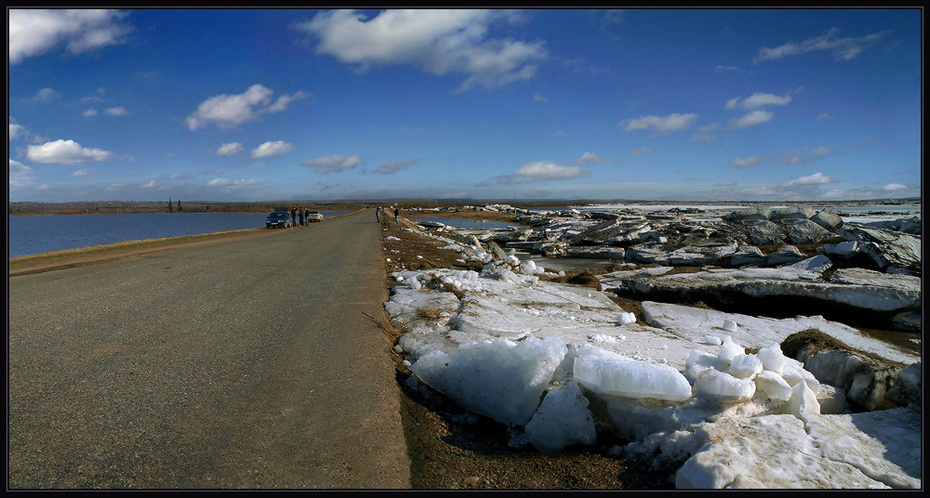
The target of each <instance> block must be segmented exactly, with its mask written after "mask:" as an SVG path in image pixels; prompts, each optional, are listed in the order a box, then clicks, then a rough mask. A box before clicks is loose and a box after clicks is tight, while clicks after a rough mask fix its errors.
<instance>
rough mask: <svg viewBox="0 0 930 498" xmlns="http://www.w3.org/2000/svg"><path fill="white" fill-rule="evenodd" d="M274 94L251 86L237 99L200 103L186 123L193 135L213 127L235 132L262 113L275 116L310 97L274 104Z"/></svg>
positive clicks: (295, 96) (288, 97) (283, 98)
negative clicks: (209, 126) (274, 114)
mask: <svg viewBox="0 0 930 498" xmlns="http://www.w3.org/2000/svg"><path fill="white" fill-rule="evenodd" d="M272 94H274V92H273V91H272V90H271V89H270V88H267V87H265V86H263V85H259V84H256V85H252V86H250V87H249V88H248V90H246V91H245V92H243V93H240V94H237V95H225V94H221V95H214V96H213V97H210V98H208V99H207V100H205V101H203V102H201V104H200V105H199V106H197V110H196V111H195V112H194V113H193V114H191V115H190V116H188V117H187V119H186V122H187V126H188V128H190V129H191V131H193V130H196V129H198V128H203V127H204V126H207V125H208V124H209V123H211V122H212V123H214V124H216V125H217V126H219V127H220V128H222V129H224V130H225V129H230V128H234V127H236V126H238V125H240V124H242V123H245V122H247V121H255V120H257V119H258V115H259V114H260V113H276V112H281V111H283V110H285V109H287V107H288V105H290V103H291V102H294V101H296V100H300V99H304V98H307V97H309V96H310V94H308V93H304V92H297V93H294V94H293V95H283V96H281V97H279V98H278V100H277V101H275V102H274V103H273V104H272V103H271V96H272Z"/></svg>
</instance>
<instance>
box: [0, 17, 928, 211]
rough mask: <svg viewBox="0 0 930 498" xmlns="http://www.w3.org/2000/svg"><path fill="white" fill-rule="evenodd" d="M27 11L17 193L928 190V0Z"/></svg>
mask: <svg viewBox="0 0 930 498" xmlns="http://www.w3.org/2000/svg"><path fill="white" fill-rule="evenodd" d="M7 12H8V20H9V28H10V31H9V33H10V38H9V40H10V49H9V68H8V69H9V73H8V85H9V95H8V97H9V109H10V115H9V121H10V142H9V149H8V150H9V160H10V170H9V175H10V178H9V181H10V183H9V198H10V200H11V201H45V202H58V201H81V200H167V199H168V198H169V197H171V198H173V199H187V200H216V201H251V200H277V199H307V200H336V199H392V198H430V199H449V198H465V199H501V200H510V199H527V198H543V199H545V198H552V199H604V200H622V199H647V200H648V199H652V200H697V201H702V200H734V201H739V200H772V201H784V200H848V199H872V198H895V197H915V196H919V195H920V181H921V170H922V168H921V166H922V164H921V130H922V128H921V125H922V123H921V117H922V112H921V111H922V102H921V89H922V86H921V77H922V71H921V43H920V42H921V28H922V26H921V13H922V12H921V10H919V9H868V10H865V9H801V10H798V9H736V10H731V9H624V10H587V9H579V10H517V11H510V10H488V11H485V10H476V9H469V10H458V11H455V10H435V9H433V10H430V9H419V10H412V11H395V10H388V11H382V10H361V11H351V10H337V11H332V10H283V9H217V10H211V9H198V10H185V9H129V10H89V9H80V10H76V11H68V10H51V11H49V10H34V9H10V10H8V11H7Z"/></svg>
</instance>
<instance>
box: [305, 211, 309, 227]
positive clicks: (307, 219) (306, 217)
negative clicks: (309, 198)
mask: <svg viewBox="0 0 930 498" xmlns="http://www.w3.org/2000/svg"><path fill="white" fill-rule="evenodd" d="M304 220H306V221H307V226H310V210H309V209H307V208H304Z"/></svg>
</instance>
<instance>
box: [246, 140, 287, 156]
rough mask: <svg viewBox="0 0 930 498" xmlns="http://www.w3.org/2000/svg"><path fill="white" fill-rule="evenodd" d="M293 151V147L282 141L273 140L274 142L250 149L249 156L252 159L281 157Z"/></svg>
mask: <svg viewBox="0 0 930 498" xmlns="http://www.w3.org/2000/svg"><path fill="white" fill-rule="evenodd" d="M293 150H294V146H293V145H291V144H289V143H287V142H285V141H284V140H275V141H274V142H265V143H263V144H261V145H259V146H258V147H256V148H254V149H252V151H251V152H250V154H251V155H252V158H253V159H258V158H261V157H274V156H282V155H284V154H287V153H288V152H291V151H293Z"/></svg>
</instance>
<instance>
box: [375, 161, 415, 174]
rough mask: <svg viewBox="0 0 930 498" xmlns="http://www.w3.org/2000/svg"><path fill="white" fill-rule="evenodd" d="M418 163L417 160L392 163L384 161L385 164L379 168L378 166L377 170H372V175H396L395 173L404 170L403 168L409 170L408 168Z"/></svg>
mask: <svg viewBox="0 0 930 498" xmlns="http://www.w3.org/2000/svg"><path fill="white" fill-rule="evenodd" d="M419 162H420V160H419V159H417V160H415V161H409V160H406V159H398V160H393V161H386V162H385V163H384V164H382V165H381V166H378V169H376V170H374V173H378V174H381V175H390V174H392V173H396V172H398V171H400V170H402V169H404V168H409V167H410V166H414V165H416V164H418V163H419Z"/></svg>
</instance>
